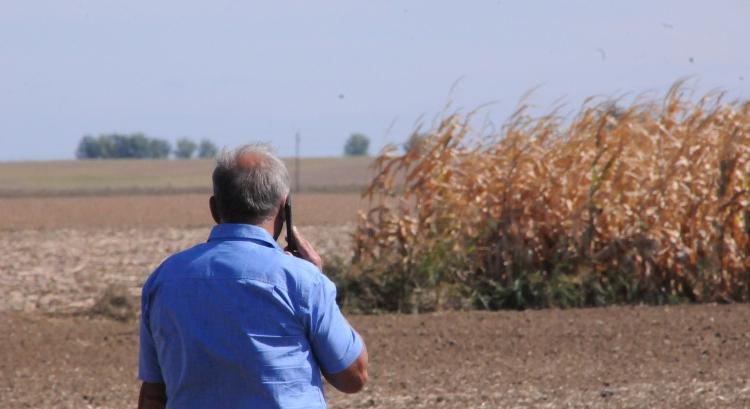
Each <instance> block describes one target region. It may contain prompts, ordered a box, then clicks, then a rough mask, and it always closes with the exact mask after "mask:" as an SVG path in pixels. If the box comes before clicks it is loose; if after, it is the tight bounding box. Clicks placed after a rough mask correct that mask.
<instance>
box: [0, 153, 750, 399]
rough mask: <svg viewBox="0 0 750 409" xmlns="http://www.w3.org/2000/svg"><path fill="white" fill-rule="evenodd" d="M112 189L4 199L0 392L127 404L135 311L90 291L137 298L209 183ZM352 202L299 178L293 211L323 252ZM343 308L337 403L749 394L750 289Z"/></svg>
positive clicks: (195, 217)
mask: <svg viewBox="0 0 750 409" xmlns="http://www.w3.org/2000/svg"><path fill="white" fill-rule="evenodd" d="M107 166H110V165H107ZM45 169H46V168H45ZM113 169H114V168H113ZM0 170H2V169H0ZM115 170H116V169H114V170H111V171H112V172H114V173H117V172H115ZM50 171H51V172H52V171H54V169H52V170H50ZM53 173H54V172H53ZM0 176H2V175H0ZM4 176H7V174H6V175H4ZM25 177H26V176H23V177H17V178H16V179H13V180H21V181H25V180H26V179H25ZM40 177H41V176H40ZM19 178H20V179H19ZM0 179H2V177H0ZM45 180H48V179H45ZM321 180H323V179H321ZM19 183H20V182H19ZM45 183H46V182H45ZM66 183H68V182H66ZM160 183H161V182H160ZM191 183H192V182H191ZM6 185H7V183H6ZM19 186H20V185H19ZM34 186H36V185H34ZM66 186H67V185H66ZM22 187H23V186H22ZM44 189H47V187H46V185H45V186H44ZM118 189H119V190H116V192H115V193H112V192H109V193H107V194H106V195H101V194H100V195H96V194H90V193H91V192H87V193H86V194H85V195H84V194H81V192H78V193H77V194H74V195H69V194H67V193H66V194H63V195H60V194H51V195H47V194H46V193H45V194H40V193H39V192H36V193H34V192H32V191H31V190H29V191H26V193H24V192H21V193H18V192H16V193H14V194H13V195H10V196H12V197H9V196H6V197H5V198H2V199H0V250H2V257H0V328H2V331H0V345H2V347H0V408H3V409H4V408H9V409H14V408H125V407H135V402H136V397H137V388H138V381H137V379H136V365H137V362H136V361H137V348H138V334H137V322H136V321H128V322H119V321H115V320H113V319H111V318H107V315H106V314H105V315H97V314H95V313H94V311H97V310H96V309H95V308H93V307H94V306H95V305H96V303H97V300H99V299H101V298H102V297H103V295H104V294H105V292H106V291H107V289H111V288H115V287H117V288H123V289H125V292H126V296H127V299H128V300H130V301H134V302H136V305H137V300H136V299H135V298H136V297H137V294H138V291H139V287H140V285H142V283H143V281H144V280H145V278H146V277H147V275H148V274H149V273H150V272H151V270H152V269H153V268H154V267H155V266H156V265H157V264H158V263H159V262H161V260H162V259H163V258H164V257H166V256H167V255H169V254H171V253H172V252H174V251H177V250H180V249H183V248H186V247H188V246H191V245H193V244H195V243H197V242H200V241H203V240H205V238H206V236H207V234H208V230H209V227H210V225H211V220H210V218H209V217H208V212H207V209H206V207H207V206H206V202H207V195H204V194H197V193H190V194H157V195H144V194H143V192H141V191H138V192H136V191H133V192H131V193H138V194H126V193H127V192H125V191H123V190H122V189H120V188H118ZM323 190H324V189H323ZM333 190H335V189H333ZM47 193H49V192H47ZM100 193H101V192H100ZM361 205H362V202H361V200H360V199H359V196H358V195H357V194H356V193H353V192H352V193H302V194H300V195H298V196H297V198H296V199H295V212H296V215H297V220H298V222H299V224H300V225H301V227H302V231H303V233H304V234H305V235H306V236H308V237H309V238H310V239H311V241H312V242H313V243H314V244H315V245H316V246H317V247H318V248H319V249H320V251H321V253H322V254H323V256H324V258H325V257H331V256H333V255H339V256H344V257H345V256H346V255H347V254H348V251H349V240H350V239H349V233H350V231H351V228H352V222H353V221H354V220H355V215H356V210H357V208H358V207H360V206H361ZM350 319H351V321H352V323H353V324H354V326H355V327H357V328H358V329H359V330H360V332H361V333H362V334H363V336H364V337H365V339H366V341H367V343H368V347H369V350H370V359H371V382H370V384H369V385H368V386H367V388H366V389H365V391H364V392H362V393H360V394H357V395H343V394H340V393H337V392H335V391H328V397H329V402H330V406H331V407H333V408H383V409H391V408H393V409H402V408H432V407H438V408H496V407H498V408H530V407H534V408H537V407H538V408H560V407H580V408H717V407H724V408H746V407H750V384H748V377H749V376H750V306H748V305H697V306H673V307H612V308H600V309H583V310H568V311H559V310H544V311H525V312H493V313H489V312H442V313H435V314H424V315H379V316H357V315H355V316H351V317H350Z"/></svg>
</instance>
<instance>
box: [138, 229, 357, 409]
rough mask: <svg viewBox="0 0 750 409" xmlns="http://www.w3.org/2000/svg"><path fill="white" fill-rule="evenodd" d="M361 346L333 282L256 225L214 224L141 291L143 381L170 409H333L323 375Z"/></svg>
mask: <svg viewBox="0 0 750 409" xmlns="http://www.w3.org/2000/svg"><path fill="white" fill-rule="evenodd" d="M362 348H363V343H362V340H361V339H360V338H359V336H358V335H357V333H356V332H355V331H354V330H353V329H352V328H351V326H350V325H349V324H348V322H347V321H346V319H345V318H344V316H343V315H342V314H341V311H340V310H339V308H338V306H337V304H336V287H335V285H334V284H333V283H332V282H331V281H330V280H329V279H328V278H327V277H326V276H325V275H323V274H322V273H321V272H320V270H318V269H317V268H316V267H315V266H314V265H313V264H311V263H309V262H307V261H304V260H301V259H299V258H296V257H292V256H289V255H287V254H285V253H284V252H283V251H282V249H281V248H280V247H279V246H278V244H277V243H276V242H275V240H273V238H272V237H271V235H270V234H269V233H268V232H267V231H265V230H264V229H262V228H259V227H257V226H252V225H245V224H219V225H216V226H215V227H214V228H213V230H212V231H211V234H210V236H209V240H208V242H207V243H203V244H200V245H197V246H195V247H193V248H191V249H189V250H186V251H183V252H181V253H177V254H175V255H173V256H171V257H169V258H168V259H167V260H166V261H164V263H162V265H161V266H159V267H158V268H157V269H156V271H154V272H153V273H152V274H151V276H150V277H149V279H148V280H147V281H146V284H145V285H144V287H143V296H142V300H141V328H140V356H139V377H140V378H141V379H142V380H143V381H145V382H153V383H162V382H163V383H165V384H166V389H167V408H325V407H326V403H325V398H324V396H323V387H322V381H321V373H320V371H321V370H323V371H325V372H326V373H331V374H335V373H337V372H340V371H343V370H344V369H346V368H348V367H349V366H350V365H351V364H352V363H353V362H354V361H355V360H356V359H357V358H358V357H359V355H360V353H361V352H362Z"/></svg>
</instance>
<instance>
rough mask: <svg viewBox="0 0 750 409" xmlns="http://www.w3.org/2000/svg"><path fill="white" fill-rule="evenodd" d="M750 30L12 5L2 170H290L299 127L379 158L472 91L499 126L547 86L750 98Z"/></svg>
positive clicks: (578, 94) (304, 9) (395, 4)
mask: <svg viewBox="0 0 750 409" xmlns="http://www.w3.org/2000/svg"><path fill="white" fill-rule="evenodd" d="M748 21H750V1H748V0H733V1H729V0H727V1H711V2H708V1H684V0H683V1H680V0H669V1H644V0H630V1H618V2H614V1H555V2H553V1H547V2H543V1H516V2H511V1H506V0H501V1H460V2H459V1H436V0H421V1H417V0H414V1H384V0H379V1H372V0H371V1H354V0H348V1H285V0H276V1H270V2H262V3H261V2H249V1H224V0H212V1H192V0H191V1H188V0H180V1H140V0H139V1H133V0H131V1H127V2H126V1H103V0H89V1H62V0H52V1H10V0H0V160H24V159H66V158H73V153H74V151H75V147H76V145H77V143H78V140H79V139H80V138H81V136H82V135H84V134H94V135H96V134H99V133H106V132H115V131H116V132H135V131H142V132H145V133H146V134H148V135H150V136H158V137H164V138H167V139H170V140H175V139H176V138H178V137H181V136H188V137H192V138H196V139H197V138H201V137H208V138H211V139H213V140H214V141H215V142H217V143H218V144H219V145H222V146H224V145H226V146H235V145H238V144H241V143H243V142H247V141H255V140H265V141H270V142H272V143H273V144H274V145H275V146H276V147H277V149H278V151H279V153H280V154H281V155H284V156H286V155H290V154H291V153H292V152H293V146H294V132H295V131H297V130H299V131H300V132H301V133H302V140H303V144H302V148H303V153H304V154H305V155H307V156H322V155H339V154H341V151H342V146H343V143H344V141H345V140H346V138H347V137H348V135H349V134H350V133H352V132H363V133H365V134H367V135H369V136H370V137H371V139H372V141H373V145H374V146H373V148H374V149H372V151H374V150H377V149H378V148H380V147H381V146H382V144H383V143H385V142H401V141H403V140H405V139H406V138H407V137H408V135H409V132H410V131H411V129H412V127H413V125H414V122H415V121H416V120H417V118H419V117H420V115H425V117H427V118H432V117H433V116H434V115H435V114H436V113H438V112H439V111H440V110H441V108H442V107H443V106H444V104H445V102H446V100H447V99H448V93H449V88H450V86H451V84H452V83H453V82H454V81H455V80H457V79H458V78H460V77H463V80H462V81H461V82H460V83H459V85H458V87H457V89H456V91H455V92H454V94H453V100H454V106H455V107H456V108H458V107H465V108H473V107H476V106H477V105H480V104H482V103H485V102H488V101H493V100H494V101H498V102H497V103H496V104H495V105H493V106H491V107H490V108H488V109H487V110H486V112H487V115H489V117H490V118H491V119H492V120H493V121H494V122H497V123H501V122H502V121H503V120H504V119H505V118H506V117H507V116H508V114H509V113H510V112H511V111H512V110H513V108H514V107H515V106H516V104H517V102H518V100H519V98H520V97H521V95H522V94H523V93H524V92H525V91H527V90H529V89H530V88H532V87H535V86H537V85H540V84H541V87H540V88H539V89H538V90H537V91H536V92H535V94H534V97H533V98H532V101H533V102H535V103H537V104H538V105H540V106H541V107H548V106H549V105H550V104H552V102H553V101H555V100H557V99H559V98H561V97H562V98H565V100H567V101H568V102H570V104H571V106H577V105H578V104H580V103H581V101H582V100H583V98H585V97H586V96H589V95H593V94H605V95H615V94H620V93H626V92H627V93H640V92H644V91H649V90H654V91H663V90H665V89H666V88H667V87H668V86H669V85H671V84H672V83H673V82H674V81H675V80H677V79H679V78H682V77H686V76H692V77H693V78H695V79H696V81H698V82H697V87H698V88H699V90H703V91H705V90H709V89H712V88H715V87H720V88H723V89H725V90H727V91H729V92H730V95H731V96H733V97H736V98H750V46H748V39H750V24H748V23H747V22H748ZM603 53H604V54H603ZM603 57H605V58H603ZM691 58H692V59H693V62H692V63H691V62H690V59H691ZM389 128H390V132H388V130H389Z"/></svg>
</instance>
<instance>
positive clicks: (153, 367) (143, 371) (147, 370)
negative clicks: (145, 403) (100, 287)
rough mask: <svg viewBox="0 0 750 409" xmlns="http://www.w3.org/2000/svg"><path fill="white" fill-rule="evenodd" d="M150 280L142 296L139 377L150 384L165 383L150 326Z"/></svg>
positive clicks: (144, 287)
mask: <svg viewBox="0 0 750 409" xmlns="http://www.w3.org/2000/svg"><path fill="white" fill-rule="evenodd" d="M150 281H151V280H148V281H147V282H146V284H145V285H144V286H143V292H142V294H141V330H140V331H141V342H140V351H139V354H138V377H139V378H140V379H141V380H142V381H144V382H149V383H164V378H163V377H162V374H161V368H160V367H159V359H158V358H157V355H156V345H154V338H153V336H152V335H151V328H150V326H149V308H148V307H149V304H150V302H149V295H148V294H149V291H148V288H149V283H150Z"/></svg>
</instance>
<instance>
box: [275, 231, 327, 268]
mask: <svg viewBox="0 0 750 409" xmlns="http://www.w3.org/2000/svg"><path fill="white" fill-rule="evenodd" d="M292 235H293V236H294V237H292V240H294V242H295V243H296V244H297V252H298V254H296V256H297V257H299V258H301V259H303V260H307V261H309V262H311V263H313V264H314V265H315V267H318V270H320V271H323V260H321V258H320V255H319V254H318V252H317V251H315V249H314V248H313V246H312V244H310V242H309V241H307V239H306V238H304V237H302V235H300V234H299V230H297V226H293V227H292ZM286 242H287V247H286V248H285V249H284V250H285V251H286V252H287V253H288V254H292V253H291V252H290V249H289V237H287V238H286Z"/></svg>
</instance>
